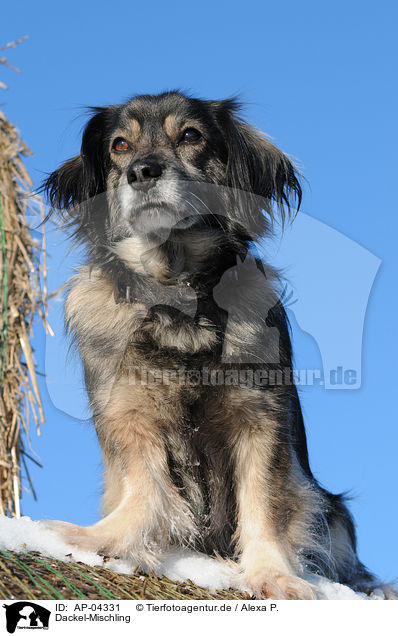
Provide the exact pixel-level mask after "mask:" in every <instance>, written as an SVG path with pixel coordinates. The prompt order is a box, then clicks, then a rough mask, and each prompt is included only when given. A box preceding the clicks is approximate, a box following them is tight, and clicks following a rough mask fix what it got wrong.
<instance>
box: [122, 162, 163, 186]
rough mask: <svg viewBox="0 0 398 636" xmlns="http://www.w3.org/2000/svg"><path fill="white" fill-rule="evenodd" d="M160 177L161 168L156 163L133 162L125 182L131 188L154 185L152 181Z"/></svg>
mask: <svg viewBox="0 0 398 636" xmlns="http://www.w3.org/2000/svg"><path fill="white" fill-rule="evenodd" d="M161 176H162V166H161V165H160V164H159V163H157V162H156V161H135V162H134V163H133V164H132V165H131V166H130V169H129V171H128V173H127V181H128V182H129V184H130V185H132V186H133V187H141V186H143V187H145V186H148V185H150V182H152V184H153V185H154V181H155V180H156V179H159V177H161Z"/></svg>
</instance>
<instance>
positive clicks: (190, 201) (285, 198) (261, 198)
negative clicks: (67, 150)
mask: <svg viewBox="0 0 398 636" xmlns="http://www.w3.org/2000/svg"><path fill="white" fill-rule="evenodd" d="M238 111H239V105H238V104H237V102H236V101H235V100H231V99H229V100H223V101H205V100H199V99H193V98H189V97H186V96H184V95H183V94H181V93H179V92H171V93H163V94H161V95H158V96H150V95H145V96H140V97H136V98H134V99H132V100H130V101H129V102H127V103H126V104H124V105H120V106H119V105H117V106H109V107H105V108H96V109H94V114H93V117H92V118H91V119H90V121H89V122H88V124H87V126H86V128H85V130H84V133H83V139H82V146H81V152H80V154H79V155H77V156H76V157H74V158H73V159H70V160H69V161H67V162H66V163H65V164H63V165H62V166H61V167H60V168H59V169H58V170H56V171H55V172H54V173H52V174H51V175H50V176H49V178H48V179H47V181H46V183H45V189H46V191H47V193H48V196H49V200H50V203H51V205H52V207H53V209H57V208H58V209H61V210H63V211H64V213H65V214H66V216H67V218H68V219H69V221H70V222H71V223H72V224H74V225H75V228H76V230H75V231H76V235H77V236H78V237H79V238H81V239H83V240H86V242H87V243H88V244H89V247H90V248H91V253H92V254H94V255H95V253H96V252H101V254H102V256H104V252H109V254H112V255H113V256H114V257H117V258H120V259H122V260H123V261H124V262H125V263H127V265H128V266H129V267H130V268H131V269H133V270H136V271H138V272H141V273H143V272H144V270H147V271H149V273H151V274H152V275H156V276H158V277H160V278H161V277H162V276H163V275H166V276H167V273H166V272H167V271H168V272H169V273H170V262H169V261H168V263H166V261H167V258H166V259H165V258H163V263H160V261H161V260H162V259H161V258H160V251H159V249H158V248H159V246H160V245H161V244H164V243H168V244H170V241H171V243H173V244H174V246H175V245H181V244H183V245H184V250H183V251H185V252H187V249H188V251H189V246H191V248H192V249H191V251H192V250H193V252H196V260H198V253H199V252H200V251H201V252H205V253H207V252H208V251H209V249H210V247H209V246H210V245H217V244H218V245H219V244H220V241H221V242H222V241H225V240H226V237H228V240H230V241H232V242H234V243H235V245H239V246H242V245H244V244H247V242H248V241H249V240H253V239H256V238H258V237H260V236H262V235H263V234H264V233H265V232H266V231H267V229H268V228H269V224H270V219H272V216H273V213H274V209H275V208H278V209H279V211H280V212H281V214H282V217H283V216H284V214H285V212H286V210H287V211H288V212H290V209H291V202H293V201H295V202H296V204H297V207H298V206H299V204H300V199H301V188H300V184H299V180H298V177H297V173H296V170H295V167H294V166H293V164H292V162H291V161H290V160H289V159H288V158H287V157H286V155H284V154H283V153H282V152H281V151H280V150H279V149H277V148H276V147H275V146H274V145H273V144H272V143H271V142H270V141H268V140H267V139H265V138H264V137H263V136H262V135H261V134H260V133H258V132H257V131H256V130H255V129H254V128H252V127H251V126H249V125H248V124H246V123H245V122H243V121H242V120H241V119H240V118H239V116H238ZM192 246H193V247H192ZM153 250H155V252H156V254H157V264H156V266H155V265H154V264H153V262H152V265H153V267H152V269H151V266H150V265H149V264H148V263H149V261H154V259H153V258H152V257H153V254H154V252H153ZM237 250H238V251H239V248H237ZM171 251H174V253H175V254H177V253H179V249H178V248H175V247H174V249H172V250H171ZM180 251H181V250H180ZM210 251H211V250H210ZM169 252H170V250H169ZM144 254H150V255H151V258H147V264H146V266H143V255H144ZM191 256H192V255H191ZM159 259H160V260H159ZM144 260H145V259H144ZM155 260H156V259H155ZM174 260H175V261H177V260H178V258H177V257H175V259H174ZM194 260H195V259H194ZM199 260H200V259H199ZM202 260H203V259H202ZM180 261H181V259H180ZM174 265H175V266H176V267H177V265H176V263H174ZM195 266H197V263H196V265H195ZM184 267H186V265H184V264H183V263H182V262H180V264H179V268H180V271H181V268H182V269H184Z"/></svg>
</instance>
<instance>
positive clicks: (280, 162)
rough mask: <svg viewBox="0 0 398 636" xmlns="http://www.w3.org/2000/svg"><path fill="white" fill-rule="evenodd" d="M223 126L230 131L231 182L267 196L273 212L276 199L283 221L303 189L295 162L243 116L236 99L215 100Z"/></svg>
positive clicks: (227, 137) (295, 206)
mask: <svg viewBox="0 0 398 636" xmlns="http://www.w3.org/2000/svg"><path fill="white" fill-rule="evenodd" d="M213 104H214V107H215V109H216V112H217V118H218V120H219V122H220V123H221V130H224V131H226V134H225V144H226V153H227V158H226V164H227V169H226V180H227V185H228V186H230V187H232V188H236V189H239V190H242V191H246V192H250V193H253V194H255V195H258V196H259V197H261V198H263V199H265V205H264V209H265V210H266V211H267V212H268V213H269V214H270V215H271V217H272V215H273V206H272V202H275V203H276V205H277V207H278V208H279V212H280V215H281V218H282V222H283V221H284V219H285V216H286V214H287V215H290V214H291V213H293V211H295V210H298V208H299V207H300V203H301V197H302V190H301V185H300V180H299V173H298V170H297V168H296V166H295V165H294V164H293V162H292V161H291V160H290V159H289V158H288V157H287V156H286V155H285V154H284V153H283V152H282V151H281V150H279V149H278V148H277V147H276V146H274V144H272V143H271V142H270V141H269V140H268V139H266V138H265V137H264V136H263V135H262V134H261V133H260V132H259V131H257V130H256V129H255V128H253V127H252V126H250V125H249V124H247V123H246V122H244V121H243V120H242V119H241V118H240V117H239V110H240V104H239V103H238V102H237V101H236V100H234V99H228V100H223V101H220V102H213Z"/></svg>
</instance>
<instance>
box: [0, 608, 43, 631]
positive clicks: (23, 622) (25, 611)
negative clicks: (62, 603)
mask: <svg viewBox="0 0 398 636" xmlns="http://www.w3.org/2000/svg"><path fill="white" fill-rule="evenodd" d="M3 607H4V608H5V612H6V627H7V632H8V633H9V634H14V632H15V630H16V629H48V622H49V620H50V614H51V612H50V610H48V609H46V608H45V607H42V606H41V605H38V604H37V603H32V602H31V601H17V602H16V603H11V604H10V605H3Z"/></svg>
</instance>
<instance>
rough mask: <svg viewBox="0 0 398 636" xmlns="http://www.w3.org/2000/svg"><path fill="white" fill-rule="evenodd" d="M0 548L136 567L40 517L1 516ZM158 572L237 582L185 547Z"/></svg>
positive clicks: (315, 580) (213, 583) (208, 583)
mask: <svg viewBox="0 0 398 636" xmlns="http://www.w3.org/2000/svg"><path fill="white" fill-rule="evenodd" d="M0 549H1V550H10V551H14V552H25V551H37V552H40V553H41V554H43V555H46V556H50V557H54V558H55V559H60V560H61V561H71V560H72V561H81V562H83V563H86V564H87V565H99V566H102V567H106V568H108V569H110V570H114V571H115V572H119V573H121V574H131V573H132V572H134V569H135V567H136V566H135V564H134V563H132V562H131V561H127V560H122V559H110V560H109V561H107V562H106V563H104V561H103V559H102V557H100V556H99V555H98V554H95V553H93V552H85V551H83V550H79V549H77V548H75V547H74V546H71V545H69V544H67V543H65V542H64V541H63V540H62V539H60V538H59V537H58V536H57V535H56V534H55V532H54V531H52V530H49V529H47V528H44V527H43V526H42V525H41V524H40V521H32V520H31V519H29V517H22V519H10V518H9V517H4V516H0ZM67 555H69V556H67ZM70 555H72V556H70ZM157 574H158V575H161V574H164V575H166V576H167V577H168V578H170V579H172V580H175V581H176V580H177V581H183V580H186V579H188V578H189V579H190V580H191V581H193V583H195V584H196V585H199V586H202V587H207V588H208V589H209V590H210V591H212V592H215V591H216V590H217V589H223V590H225V589H229V588H230V587H234V588H236V587H237V586H238V585H237V580H236V577H234V574H233V571H232V570H231V569H230V568H228V567H226V566H225V564H224V563H222V562H221V561H217V560H216V559H213V558H211V557H208V556H206V555H204V554H199V553H195V552H191V551H187V550H186V551H179V552H174V553H171V554H170V555H168V556H167V557H166V558H165V559H164V561H163V562H162V564H161V566H160V567H159V568H158V570H157ZM308 581H309V582H310V583H312V584H313V585H314V586H315V588H316V591H317V597H318V598H319V599H323V600H325V599H327V600H365V599H367V600H381V599H383V598H384V594H383V592H382V590H376V592H375V593H374V595H373V596H372V597H370V599H369V597H368V596H366V595H365V594H359V593H357V592H354V591H353V590H352V589H351V588H349V587H347V586H346V585H340V584H339V583H333V582H331V581H328V580H327V579H323V578H321V577H315V576H310V577H308Z"/></svg>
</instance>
